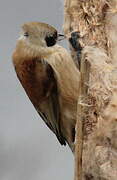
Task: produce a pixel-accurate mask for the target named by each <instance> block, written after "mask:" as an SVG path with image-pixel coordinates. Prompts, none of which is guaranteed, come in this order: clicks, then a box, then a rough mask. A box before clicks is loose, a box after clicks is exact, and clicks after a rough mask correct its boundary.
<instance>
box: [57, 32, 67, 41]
mask: <svg viewBox="0 0 117 180" xmlns="http://www.w3.org/2000/svg"><path fill="white" fill-rule="evenodd" d="M65 38H66V37H65V36H64V35H63V34H58V41H62V40H64V39H65Z"/></svg>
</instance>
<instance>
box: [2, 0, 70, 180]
mask: <svg viewBox="0 0 117 180" xmlns="http://www.w3.org/2000/svg"><path fill="white" fill-rule="evenodd" d="M27 21H42V22H47V23H49V24H51V25H53V26H55V27H56V28H57V29H59V31H61V29H62V28H61V27H62V21H63V4H62V1H60V0H59V1H58V0H10V1H8V0H4V1H3V0H1V1H0V52H1V53H0V54H1V56H0V57H1V58H0V180H47V179H48V180H49V179H51V180H54V179H55V180H60V179H61V180H65V179H67V180H71V179H73V155H72V153H71V151H70V150H69V148H68V147H62V146H61V145H60V144H59V143H58V141H57V139H56V137H55V136H54V135H53V134H52V133H51V132H50V130H49V129H48V128H47V127H46V125H45V124H44V123H43V121H42V120H41V119H40V118H39V116H38V114H37V113H36V111H35V109H34V108H33V106H32V104H31V103H30V101H29V99H28V98H27V96H26V94H25V92H24V90H23V88H22V87H21V85H20V83H19V81H18V79H17V78H16V74H15V72H14V69H13V65H12V60H11V55H12V52H13V49H14V47H15V44H16V39H17V38H18V36H19V31H20V25H21V24H22V23H24V22H27Z"/></svg>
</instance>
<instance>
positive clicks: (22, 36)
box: [18, 35, 26, 40]
mask: <svg viewBox="0 0 117 180" xmlns="http://www.w3.org/2000/svg"><path fill="white" fill-rule="evenodd" d="M25 39H26V37H25V36H24V35H20V37H19V38H18V40H25Z"/></svg>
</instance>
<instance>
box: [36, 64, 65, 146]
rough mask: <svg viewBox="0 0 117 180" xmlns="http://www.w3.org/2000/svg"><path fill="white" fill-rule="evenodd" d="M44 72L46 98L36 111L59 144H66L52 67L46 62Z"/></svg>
mask: <svg viewBox="0 0 117 180" xmlns="http://www.w3.org/2000/svg"><path fill="white" fill-rule="evenodd" d="M46 72H47V77H48V82H49V85H48V82H47V84H46V83H45V86H46V87H47V88H46V98H45V101H43V102H42V103H41V105H40V107H41V109H40V110H39V109H38V113H39V114H40V116H41V118H42V119H43V120H44V122H45V123H46V125H47V126H48V127H49V128H50V129H51V130H52V131H53V132H54V134H55V135H56V137H57V139H58V140H59V142H60V144H61V145H66V141H65V138H64V137H63V135H62V133H61V127H60V106H59V99H58V88H57V81H56V78H55V74H54V70H53V68H52V67H51V66H50V65H49V64H48V63H47V62H46Z"/></svg>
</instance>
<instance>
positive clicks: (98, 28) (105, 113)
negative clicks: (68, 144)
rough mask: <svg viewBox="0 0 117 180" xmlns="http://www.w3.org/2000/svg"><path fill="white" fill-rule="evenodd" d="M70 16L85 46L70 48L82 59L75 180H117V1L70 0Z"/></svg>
mask: <svg viewBox="0 0 117 180" xmlns="http://www.w3.org/2000/svg"><path fill="white" fill-rule="evenodd" d="M64 12H65V13H64V27H63V29H64V32H65V34H66V36H67V37H68V39H69V38H70V36H71V33H72V32H79V35H80V38H79V39H78V40H77V42H78V43H80V47H82V51H81V56H78V49H75V48H74V47H72V45H70V49H71V54H72V56H73V59H74V61H75V63H76V64H78V63H77V61H78V58H79V59H80V60H81V67H80V72H81V83H80V90H79V97H78V111H77V123H76V140H75V180H117V0H65V6H64ZM70 42H71V41H70Z"/></svg>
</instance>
